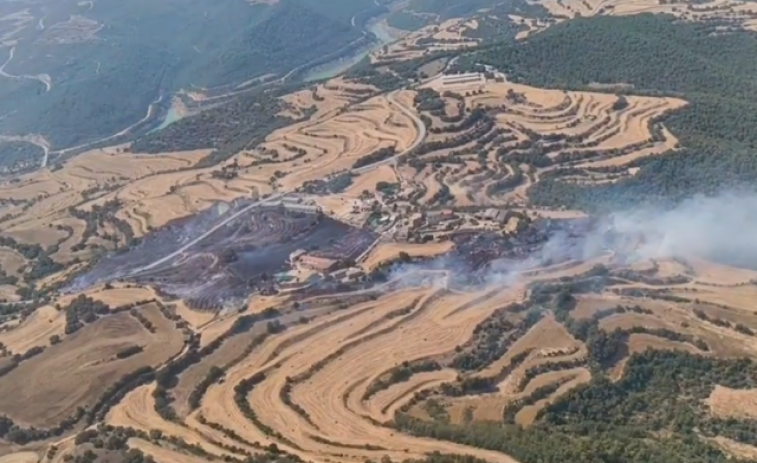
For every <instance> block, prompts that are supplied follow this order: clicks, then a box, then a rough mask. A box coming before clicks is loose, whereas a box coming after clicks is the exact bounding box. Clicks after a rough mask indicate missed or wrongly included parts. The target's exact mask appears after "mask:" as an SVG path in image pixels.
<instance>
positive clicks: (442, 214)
mask: <svg viewBox="0 0 757 463" xmlns="http://www.w3.org/2000/svg"><path fill="white" fill-rule="evenodd" d="M454 218H456V216H455V213H454V212H453V211H451V210H449V209H445V210H443V211H437V212H429V214H428V215H427V216H426V223H427V224H429V225H438V224H440V223H442V222H444V221H446V220H452V219H454Z"/></svg>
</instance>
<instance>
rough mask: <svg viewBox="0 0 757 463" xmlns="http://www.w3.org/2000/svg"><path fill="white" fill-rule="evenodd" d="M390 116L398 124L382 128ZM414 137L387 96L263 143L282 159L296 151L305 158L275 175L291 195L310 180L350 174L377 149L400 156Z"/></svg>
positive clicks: (282, 165) (278, 133)
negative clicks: (302, 151)
mask: <svg viewBox="0 0 757 463" xmlns="http://www.w3.org/2000/svg"><path fill="white" fill-rule="evenodd" d="M390 116H391V117H392V118H393V119H394V120H396V121H397V123H396V124H394V125H393V126H387V125H386V123H385V121H386V119H387V117H390ZM416 137H417V128H416V127H415V125H414V123H413V121H412V120H411V119H410V118H409V117H408V116H407V115H405V114H404V113H403V112H402V111H401V110H400V109H399V108H397V107H396V106H395V105H394V104H393V103H391V102H390V100H389V99H388V98H387V97H386V96H378V97H375V98H371V99H370V100H367V101H365V102H364V103H360V104H358V105H354V106H351V107H350V108H349V109H348V110H347V111H343V112H341V113H338V114H334V115H330V116H329V117H326V118H324V119H322V120H318V119H316V120H315V121H313V122H304V123H300V124H295V125H293V126H290V127H286V128H284V129H281V130H279V131H276V132H274V133H273V134H271V135H270V136H269V137H268V138H267V139H266V142H265V143H264V144H263V149H265V150H266V151H272V150H274V151H276V152H278V153H281V154H280V156H286V157H292V156H293V154H296V153H297V150H304V152H305V153H306V154H305V158H306V159H305V160H302V161H300V160H299V159H298V160H297V161H292V162H290V163H286V162H285V163H279V164H276V168H277V170H280V171H282V172H288V173H287V174H286V175H285V176H284V177H283V178H281V179H280V180H279V182H278V183H279V185H280V187H281V188H284V189H287V190H289V189H293V188H295V187H298V186H300V185H301V184H302V183H304V182H306V181H308V180H316V179H323V178H326V177H327V176H329V175H331V174H334V173H337V172H341V171H344V170H347V169H350V168H352V166H353V165H354V164H355V162H356V161H358V160H359V159H361V158H362V157H364V156H366V155H368V154H371V153H373V152H375V151H377V150H379V149H381V148H394V150H395V152H397V153H401V152H402V151H404V150H405V149H407V148H409V147H410V146H411V145H412V144H413V142H414V141H415V139H416ZM285 153H290V154H285ZM374 186H375V185H374Z"/></svg>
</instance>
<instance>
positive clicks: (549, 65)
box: [461, 15, 757, 210]
mask: <svg viewBox="0 0 757 463" xmlns="http://www.w3.org/2000/svg"><path fill="white" fill-rule="evenodd" d="M716 26H717V24H712V23H711V24H698V23H680V22H676V21H674V20H673V18H671V17H668V16H660V15H638V16H628V17H608V16H601V17H595V18H590V19H585V18H578V19H574V20H571V21H566V22H564V23H562V24H559V25H556V26H553V27H551V28H549V29H547V30H546V31H545V32H543V33H540V34H537V35H534V36H533V37H532V38H530V39H529V40H527V41H525V42H519V43H506V44H501V45H498V46H494V47H488V48H487V49H484V50H481V51H479V52H477V53H474V54H472V55H470V56H466V57H464V58H462V59H461V65H462V66H463V67H475V64H474V63H484V64H491V65H493V66H495V67H497V68H498V69H499V70H501V71H503V72H505V73H507V74H508V75H509V78H510V79H512V80H514V81H519V82H524V83H529V84H532V85H535V86H543V87H550V88H568V89H582V88H586V87H587V86H588V85H589V84H591V83H604V84H613V83H623V84H630V85H632V86H633V88H632V89H631V90H629V93H636V94H653V95H674V96H678V97H681V98H683V99H685V100H687V101H688V102H689V103H690V104H689V105H688V106H687V107H685V108H684V109H682V110H679V111H677V112H675V113H673V114H671V115H669V116H668V117H667V118H666V120H665V121H664V123H665V125H666V126H667V127H668V128H669V129H670V130H671V131H672V132H673V133H674V134H675V135H676V136H677V137H678V139H679V142H680V145H681V146H682V147H683V149H681V150H679V151H677V152H675V153H670V154H666V155H662V156H658V157H653V158H647V159H644V160H641V161H639V162H638V166H639V167H641V171H640V173H639V174H638V175H637V176H636V177H633V178H630V179H626V180H623V181H620V182H618V183H616V184H607V185H604V186H579V185H572V184H566V183H563V182H560V181H559V180H557V179H552V180H547V181H542V182H540V183H539V184H538V185H536V186H535V187H534V188H533V189H532V190H531V199H532V201H534V202H535V203H537V204H540V205H564V206H568V207H577V208H582V209H585V210H597V209H616V208H618V207H622V206H627V205H631V204H638V202H640V201H649V202H659V201H663V200H665V201H668V200H672V201H676V200H679V199H682V198H685V197H688V196H690V195H692V194H695V193H714V192H717V191H719V190H721V189H723V188H733V187H737V186H744V185H753V184H754V182H755V180H757V156H755V155H754V153H755V149H756V148H757V131H755V130H754V127H757V103H755V100H754V98H753V96H754V95H755V91H756V90H757V81H756V80H755V78H754V76H755V75H757V61H755V60H754V59H753V57H754V56H757V35H755V34H754V33H752V32H745V31H744V32H730V33H725V34H723V33H720V34H713V31H714V28H715V27H716ZM725 50H727V53H726V52H724V51H725Z"/></svg>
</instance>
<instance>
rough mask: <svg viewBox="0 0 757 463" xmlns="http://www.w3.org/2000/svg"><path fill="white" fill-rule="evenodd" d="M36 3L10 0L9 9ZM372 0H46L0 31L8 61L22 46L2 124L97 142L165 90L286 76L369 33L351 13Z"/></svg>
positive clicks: (1, 84) (10, 131)
mask: <svg viewBox="0 0 757 463" xmlns="http://www.w3.org/2000/svg"><path fill="white" fill-rule="evenodd" d="M27 7H28V5H26V4H24V5H21V4H18V3H5V4H2V6H1V7H0V13H2V14H0V17H2V16H3V15H7V14H11V13H18V12H22V10H23V9H25V8H27ZM14 8H15V10H18V11H15V10H14ZM370 8H375V4H374V2H373V0H349V1H347V0H331V1H328V2H323V1H319V0H281V1H279V2H277V3H274V4H262V3H260V4H251V3H250V2H247V1H245V0H222V1H219V0H189V1H185V0H162V1H160V2H156V1H153V0H130V1H128V2H123V1H120V0H96V1H94V2H93V3H89V2H81V1H78V0H55V1H52V0H44V1H42V2H40V3H38V4H34V5H33V6H32V7H31V8H28V10H27V11H26V14H25V15H18V16H20V17H22V18H23V20H22V21H21V23H22V25H21V27H20V29H19V30H18V31H17V32H16V33H15V34H13V35H14V36H13V37H11V38H10V39H12V40H5V41H0V65H2V63H4V62H6V60H7V59H8V58H9V57H10V53H11V50H13V54H14V55H13V59H11V60H10V61H9V62H8V63H7V65H6V66H5V67H4V69H3V71H4V73H6V74H7V76H5V75H4V76H0V97H2V98H0V117H3V116H6V117H5V118H4V119H3V123H2V126H1V127H0V132H1V133H2V134H5V135H18V134H41V135H42V136H44V137H45V138H46V139H47V141H48V142H49V143H50V145H51V147H52V148H53V149H61V148H65V147H71V146H76V145H80V144H83V143H87V142H91V141H94V140H98V139H100V138H103V137H106V136H109V135H112V134H114V133H116V132H119V131H121V130H123V129H125V128H126V127H128V126H130V125H132V124H134V123H136V122H137V121H139V120H140V119H142V118H143V117H145V115H146V111H147V108H148V106H149V105H150V103H152V102H154V101H156V100H157V99H158V98H159V97H160V96H161V95H163V96H164V97H166V98H167V96H168V95H170V94H171V93H172V92H175V91H177V90H179V89H182V88H191V87H195V86H196V87H206V88H214V87H220V86H229V87H232V86H235V85H238V84H240V83H242V82H245V81H247V80H250V79H252V78H255V77H259V76H262V75H264V74H270V73H274V74H276V75H279V76H281V75H284V74H286V73H287V72H288V71H289V70H291V69H293V68H296V67H298V66H301V65H303V64H306V63H308V62H310V61H312V60H314V59H317V58H318V57H320V56H322V55H324V54H327V53H329V52H333V51H334V50H339V49H340V48H341V47H345V46H347V45H349V44H350V43H352V42H354V41H356V40H360V39H361V38H362V37H363V35H362V32H361V31H360V29H359V25H357V26H355V27H353V25H352V22H351V19H352V17H353V16H354V15H356V14H358V13H360V12H362V11H365V10H367V9H370ZM12 25H14V24H9V23H6V22H0V29H5V28H6V27H7V26H12ZM15 25H18V22H17V23H16V24H15ZM0 37H4V36H2V34H0ZM14 42H15V45H14ZM40 76H48V78H49V82H50V87H49V90H46V87H45V84H44V82H43V81H44V79H43V78H41V77H40Z"/></svg>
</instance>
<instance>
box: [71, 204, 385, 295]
mask: <svg viewBox="0 0 757 463" xmlns="http://www.w3.org/2000/svg"><path fill="white" fill-rule="evenodd" d="M246 208H247V209H246ZM218 209H219V206H216V207H215V208H213V210H211V211H207V212H205V213H204V214H203V215H201V216H199V217H197V218H194V219H192V220H188V221H183V223H182V222H179V223H171V224H169V225H168V226H167V227H165V229H161V230H158V231H156V232H154V233H153V234H152V235H150V236H148V237H147V238H146V239H145V240H144V242H143V243H142V244H141V245H140V246H139V247H138V248H137V249H134V250H133V251H129V252H128V253H125V254H119V255H114V256H112V257H110V258H106V259H105V260H104V261H103V262H101V263H100V264H99V265H98V266H97V267H96V268H95V269H94V270H93V271H92V272H91V273H90V274H89V275H86V276H85V277H83V278H81V279H80V281H79V282H78V283H77V284H79V285H83V284H93V283H94V282H99V281H103V280H107V279H108V275H116V278H119V279H121V280H123V281H128V282H134V283H139V284H149V285H153V286H155V287H156V288H157V289H158V290H159V291H160V292H162V293H164V294H166V295H169V296H172V297H179V298H182V299H184V300H185V301H187V303H188V304H189V305H190V306H191V307H193V308H195V309H200V310H218V309H220V308H221V307H224V306H227V305H228V304H232V305H239V304H242V303H243V302H244V301H245V300H246V298H247V297H248V296H249V295H250V294H252V293H254V292H258V291H259V292H262V293H267V294H270V293H272V292H275V291H276V283H277V281H276V278H275V275H276V274H278V273H281V272H285V271H288V270H291V269H292V262H291V260H290V256H291V255H292V254H293V253H295V252H296V251H304V252H306V253H307V254H308V255H309V256H311V257H312V258H316V259H324V260H330V261H333V262H334V265H335V266H340V265H348V264H349V263H350V262H352V261H354V259H355V258H357V257H358V256H359V255H360V254H361V253H362V252H363V251H365V250H366V249H367V248H368V247H369V246H370V245H371V244H372V243H373V242H374V241H375V239H376V235H375V234H374V233H372V232H370V231H367V230H362V229H358V228H355V227H351V226H349V225H347V224H344V223H342V222H339V221H337V220H334V219H332V218H330V217H328V216H325V215H323V214H321V213H320V211H317V210H313V211H310V210H302V208H300V209H297V208H294V209H293V208H288V207H287V206H282V205H275V206H271V205H261V206H259V207H254V208H250V207H249V205H245V204H232V205H231V206H229V207H228V210H226V211H219V210H218ZM219 212H220V213H219ZM122 263H125V264H126V265H124V264H122ZM116 268H118V269H119V270H118V271H117V273H116V271H115V269H116ZM111 278H113V277H112V276H111ZM304 283H306V282H303V284H304Z"/></svg>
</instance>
